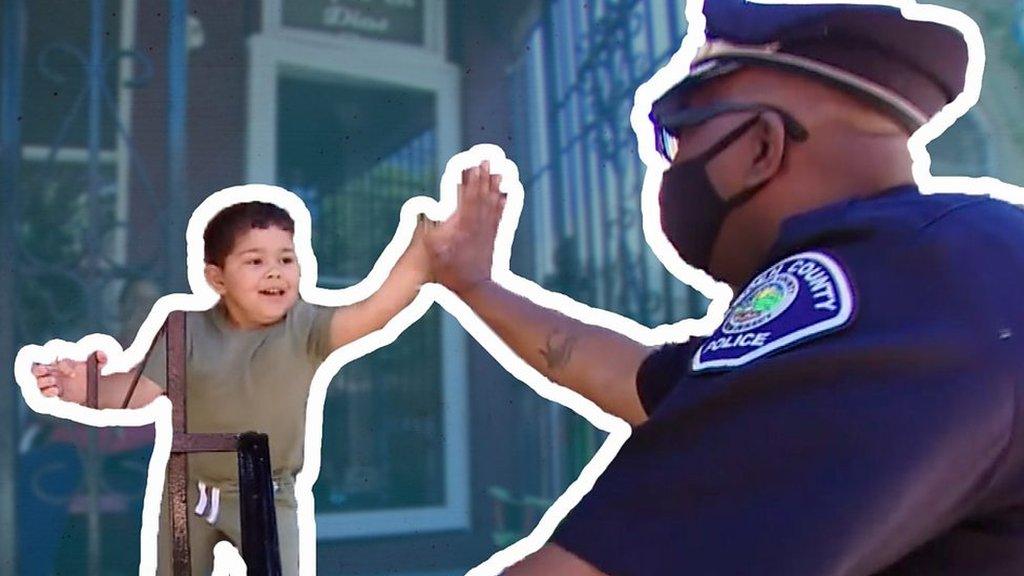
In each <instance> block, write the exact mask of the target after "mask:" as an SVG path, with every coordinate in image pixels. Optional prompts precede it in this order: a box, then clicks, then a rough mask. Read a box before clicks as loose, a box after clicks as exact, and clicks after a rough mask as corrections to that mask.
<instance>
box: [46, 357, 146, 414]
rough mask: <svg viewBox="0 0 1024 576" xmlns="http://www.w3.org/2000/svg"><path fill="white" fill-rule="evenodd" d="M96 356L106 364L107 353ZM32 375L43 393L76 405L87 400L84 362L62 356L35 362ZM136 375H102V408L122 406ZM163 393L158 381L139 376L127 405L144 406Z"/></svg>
mask: <svg viewBox="0 0 1024 576" xmlns="http://www.w3.org/2000/svg"><path fill="white" fill-rule="evenodd" d="M97 357H98V359H99V364H100V367H101V368H102V367H103V365H104V364H106V363H107V355H106V354H104V353H103V352H97ZM32 375H33V376H35V377H36V384H37V385H38V386H39V390H40V391H41V392H42V393H43V396H48V397H57V398H60V399H61V400H64V401H65V402H74V403H75V404H84V403H85V387H86V380H85V362H82V361H80V360H69V359H67V358H63V359H61V360H58V361H56V362H54V363H52V364H35V365H33V366H32ZM133 375H134V371H132V372H120V373H117V374H107V375H102V376H100V385H99V407H100V408H120V407H121V402H123V401H124V395H125V394H126V393H127V392H128V388H129V386H131V383H132V376H133ZM163 393H164V391H163V389H162V388H160V386H159V385H158V384H157V383H156V382H153V381H152V380H150V379H149V378H146V377H145V376H140V377H139V383H138V385H137V387H136V388H135V393H134V394H132V399H131V402H130V403H129V404H128V407H129V408H141V407H143V406H145V405H146V404H149V403H150V402H152V401H153V400H154V399H156V398H157V397H159V396H161V395H163Z"/></svg>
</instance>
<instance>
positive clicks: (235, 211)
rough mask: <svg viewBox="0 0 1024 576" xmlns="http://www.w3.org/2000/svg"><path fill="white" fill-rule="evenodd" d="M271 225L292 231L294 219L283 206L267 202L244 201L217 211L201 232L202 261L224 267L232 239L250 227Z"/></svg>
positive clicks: (235, 238)
mask: <svg viewBox="0 0 1024 576" xmlns="http://www.w3.org/2000/svg"><path fill="white" fill-rule="evenodd" d="M271 226H273V227H275V228H280V229H281V230H284V231H285V232H291V233H292V234H294V233H295V221H294V220H292V217H291V216H289V215H288V212H287V211H285V210H284V209H283V208H281V207H279V206H276V205H274V204H268V203H266V202H243V203H241V204H235V205H233V206H228V207H227V208H225V209H223V210H221V211H220V212H218V213H217V215H216V216H214V217H213V219H211V220H210V222H209V223H208V224H207V225H206V230H205V231H204V232H203V245H204V246H203V260H205V261H206V263H207V264H214V265H216V266H220V267H222V268H223V267H224V260H225V259H226V258H227V256H228V254H230V253H231V249H232V248H234V247H235V240H237V239H238V237H239V236H241V235H242V234H244V233H245V232H247V231H249V230H252V229H253V228H259V229H261V230H266V229H267V228H270V227H271Z"/></svg>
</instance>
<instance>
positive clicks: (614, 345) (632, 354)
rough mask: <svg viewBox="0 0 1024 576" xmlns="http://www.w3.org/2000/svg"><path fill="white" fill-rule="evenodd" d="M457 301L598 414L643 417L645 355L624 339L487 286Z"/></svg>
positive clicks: (633, 421) (636, 420) (636, 421)
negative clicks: (639, 375)
mask: <svg viewBox="0 0 1024 576" xmlns="http://www.w3.org/2000/svg"><path fill="white" fill-rule="evenodd" d="M460 296H461V297H462V299H463V301H465V302H466V304H468V305H469V306H470V308H472V309H473V311H474V312H476V314H477V315H478V316H480V318H481V319H483V321H484V322H485V323H487V325H488V326H490V327H491V329H492V330H494V332H495V333H497V335H498V336H499V337H500V338H501V339H502V340H504V341H505V343H506V344H507V345H508V346H509V347H510V348H511V349H512V350H513V351H514V352H515V353H516V354H517V355H518V356H519V357H520V358H522V359H523V360H525V361H526V362H527V363H528V364H529V365H530V366H532V367H533V368H534V369H536V370H537V371H539V372H540V373H541V374H543V375H544V376H546V377H547V378H548V379H549V380H551V381H553V382H555V383H557V384H560V385H562V386H565V387H567V388H570V389H572V390H574V391H576V392H577V393H579V394H580V395H582V396H584V397H586V398H588V399H589V400H590V401H592V402H594V403H595V404H597V405H598V406H599V407H600V408H601V409H602V410H604V411H606V412H608V413H609V414H613V415H615V416H618V417H620V418H622V419H623V420H625V421H626V422H629V423H630V424H633V425H636V424H640V423H641V422H643V421H644V420H646V419H647V415H646V413H645V412H644V410H643V407H642V406H641V404H640V398H639V396H638V395H637V391H636V372H637V370H638V369H639V367H640V364H641V363H642V362H643V360H644V358H646V357H647V355H648V354H650V352H651V350H650V349H649V348H647V347H645V346H644V345H642V344H640V343H639V342H636V341H634V340H632V339H630V338H627V337H626V336H624V335H622V334H619V333H618V332H614V331H612V330H608V329H606V328H602V327H599V326H591V325H589V324H585V323H583V322H580V321H579V320H576V319H574V318H570V317H568V316H566V315H564V314H561V313H559V312H556V311H554V310H551V309H548V308H545V307H543V306H540V305H538V304H536V303H534V302H532V301H530V300H528V299H526V298H524V297H522V296H520V295H518V294H515V293H513V292H510V291H508V290H506V289H505V288H503V287H501V286H499V285H498V284H495V283H493V282H483V283H481V284H478V285H477V286H475V287H474V288H473V289H472V290H470V291H468V292H466V293H463V294H460Z"/></svg>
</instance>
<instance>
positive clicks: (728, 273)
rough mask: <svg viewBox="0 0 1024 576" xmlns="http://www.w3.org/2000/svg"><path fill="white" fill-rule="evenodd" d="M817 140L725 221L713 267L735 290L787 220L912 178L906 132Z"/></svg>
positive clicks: (753, 270)
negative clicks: (899, 134) (783, 173)
mask: <svg viewBox="0 0 1024 576" xmlns="http://www.w3.org/2000/svg"><path fill="white" fill-rule="evenodd" d="M837 144H840V145H837ZM817 145H818V146H817V149H816V150H814V151H813V153H812V154H810V155H805V156H804V157H803V158H800V159H799V160H796V159H794V160H796V161H795V162H794V165H793V167H792V169H791V170H790V171H789V172H788V173H787V174H786V175H785V176H784V177H780V178H779V179H778V180H777V181H774V182H772V183H771V184H770V185H769V186H766V187H765V188H764V189H763V190H762V191H761V192H759V193H758V194H757V195H756V196H755V197H754V198H753V199H751V201H750V202H748V203H747V204H745V205H743V206H742V207H740V208H738V209H737V210H734V211H733V212H732V213H731V214H730V215H729V217H728V218H727V219H726V221H725V222H724V224H723V227H722V231H721V234H720V236H719V238H718V241H717V242H716V243H715V249H714V253H713V254H712V261H711V269H712V272H713V274H714V275H715V276H716V277H717V278H721V279H722V280H724V281H726V282H727V283H728V284H729V285H731V286H732V287H733V289H734V290H736V289H738V288H742V285H743V284H745V283H746V282H747V280H749V279H750V278H751V277H752V276H753V275H755V274H757V272H758V271H759V270H758V268H760V267H761V266H762V265H763V264H764V259H765V258H767V256H768V252H769V250H770V249H771V247H772V246H773V245H774V244H775V241H776V240H777V239H778V236H779V231H780V229H781V227H782V223H783V222H785V221H786V220H787V219H789V218H792V217H794V216H797V215H800V214H805V213H807V212H811V211H813V210H817V209H819V208H824V207H826V206H829V205H832V204H835V203H838V202H845V201H847V200H851V199H856V198H865V197H870V196H873V195H876V194H878V193H880V192H883V191H885V190H888V189H890V188H893V187H896V186H900V185H903V184H909V183H912V182H913V172H912V171H911V158H910V152H909V150H908V148H907V140H906V137H905V136H903V137H892V136H889V137H880V136H871V135H867V136H863V137H850V135H845V137H844V139H843V142H841V143H828V142H826V143H823V142H820V141H819V142H817ZM854 151H855V152H854Z"/></svg>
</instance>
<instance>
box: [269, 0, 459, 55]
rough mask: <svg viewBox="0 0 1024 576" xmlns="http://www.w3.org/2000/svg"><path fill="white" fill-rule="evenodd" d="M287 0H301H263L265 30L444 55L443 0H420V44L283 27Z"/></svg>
mask: <svg viewBox="0 0 1024 576" xmlns="http://www.w3.org/2000/svg"><path fill="white" fill-rule="evenodd" d="M289 1H301V0H263V12H262V24H263V32H264V33H266V34H270V35H274V36H283V37H287V38H293V39H296V40H304V41H307V42H317V43H339V44H346V43H348V42H351V41H357V42H370V43H373V44H374V45H376V46H378V49H379V48H380V47H385V46H386V47H388V48H390V49H396V50H407V51H408V50H411V51H419V52H432V53H434V54H437V55H439V56H441V57H443V56H444V51H445V47H446V46H447V45H448V43H447V31H446V29H445V1H444V0H421V1H422V2H423V44H422V45H420V46H416V45H413V44H407V43H405V42H398V41H392V40H372V39H368V38H366V37H364V36H360V35H358V34H354V33H352V32H343V31H339V32H324V31H320V30H308V29H304V28H295V27H294V26H286V25H284V24H282V22H281V14H282V13H283V12H284V3H285V2H289Z"/></svg>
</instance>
